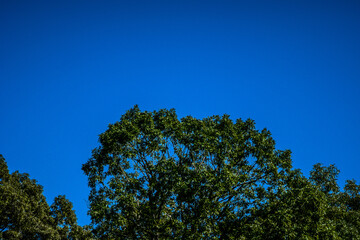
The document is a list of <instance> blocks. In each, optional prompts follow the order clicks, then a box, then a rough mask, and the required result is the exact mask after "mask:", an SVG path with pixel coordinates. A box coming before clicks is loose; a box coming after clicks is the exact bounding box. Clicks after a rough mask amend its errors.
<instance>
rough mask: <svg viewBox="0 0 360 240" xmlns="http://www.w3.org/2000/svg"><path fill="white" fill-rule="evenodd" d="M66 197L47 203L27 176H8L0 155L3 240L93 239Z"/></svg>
mask: <svg viewBox="0 0 360 240" xmlns="http://www.w3.org/2000/svg"><path fill="white" fill-rule="evenodd" d="M90 238H91V234H90V232H89V231H87V230H84V229H83V228H82V227H80V226H78V225H77V223H76V216H75V213H74V211H73V210H72V204H71V203H70V202H69V200H67V199H66V198H65V197H64V196H59V197H57V198H55V202H54V204H53V205H52V206H51V209H50V207H49V205H48V204H47V202H46V199H45V197H44V195H43V188H42V186H40V185H39V184H37V182H36V181H35V180H33V179H30V178H29V175H28V174H26V173H23V174H21V173H19V172H17V171H16V172H13V173H12V174H10V173H9V170H8V168H7V164H6V162H5V159H4V158H3V156H2V155H1V154H0V239H27V240H31V239H34V240H35V239H90Z"/></svg>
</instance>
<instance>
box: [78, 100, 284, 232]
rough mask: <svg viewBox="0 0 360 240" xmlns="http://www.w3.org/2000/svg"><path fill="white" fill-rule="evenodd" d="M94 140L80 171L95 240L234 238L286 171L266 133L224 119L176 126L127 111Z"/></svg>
mask: <svg viewBox="0 0 360 240" xmlns="http://www.w3.org/2000/svg"><path fill="white" fill-rule="evenodd" d="M99 141H100V146H99V147H98V148H96V149H94V150H93V156H92V158H91V159H89V161H88V162H87V163H85V164H84V165H83V168H82V169H83V170H84V172H85V174H86V175H87V176H88V179H89V182H88V183H89V187H90V188H91V193H90V196H89V201H90V211H89V213H90V215H91V219H92V225H93V232H94V233H95V235H96V236H97V237H98V238H100V239H111V238H116V239H170V238H172V239H219V238H220V239H241V238H242V237H243V236H245V234H244V233H243V232H242V229H245V228H244V227H242V226H244V223H246V222H247V221H248V219H250V216H251V215H252V214H253V213H254V212H256V211H258V210H259V209H262V208H264V206H266V205H267V204H269V202H270V201H271V200H272V199H274V198H275V196H277V195H278V194H280V193H281V192H283V191H285V187H286V186H285V184H286V181H285V180H286V179H287V176H288V175H289V174H290V173H291V160H290V151H280V150H276V148H275V141H274V140H273V139H272V137H271V134H270V132H269V131H268V130H266V129H264V130H262V131H258V130H256V129H255V124H254V121H252V120H246V121H242V120H241V119H238V120H236V121H235V122H233V121H232V120H231V119H230V117H229V116H228V115H223V116H222V117H220V116H212V117H208V118H205V119H202V120H199V119H196V118H193V117H191V116H188V117H185V118H182V119H181V120H179V119H178V118H177V116H176V113H175V110H173V109H172V110H165V109H163V110H160V111H154V112H147V111H145V112H142V111H140V109H139V108H138V107H137V106H135V107H134V108H132V109H130V110H129V111H128V112H127V113H126V114H124V115H123V116H122V117H121V119H120V121H119V122H116V123H115V124H110V125H109V128H108V130H107V131H105V132H104V133H102V134H101V135H100V137H99Z"/></svg>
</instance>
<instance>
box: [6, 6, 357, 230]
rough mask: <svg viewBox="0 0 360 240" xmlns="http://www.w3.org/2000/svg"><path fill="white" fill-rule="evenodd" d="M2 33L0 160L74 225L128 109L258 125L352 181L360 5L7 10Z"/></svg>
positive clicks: (82, 219)
mask: <svg viewBox="0 0 360 240" xmlns="http://www.w3.org/2000/svg"><path fill="white" fill-rule="evenodd" d="M0 34H1V37H0V113H1V115H0V153H2V154H3V155H4V157H5V158H6V160H7V162H8V165H9V168H10V170H11V171H15V170H19V171H20V172H27V173H29V174H30V175H31V177H32V178H35V179H36V180H38V182H39V183H40V184H41V185H43V186H44V193H45V196H46V197H47V199H48V201H49V202H50V203H51V202H52V200H53V198H54V197H55V196H56V195H58V194H65V195H66V196H67V197H68V198H69V199H70V200H71V201H72V202H73V203H74V206H75V210H76V213H77V215H78V218H79V223H80V224H87V223H89V218H88V217H87V216H86V211H87V204H86V201H87V196H88V192H89V189H88V188H87V179H86V177H85V175H84V174H83V173H82V171H81V165H82V164H83V163H85V162H86V161H87V159H88V158H90V157H91V150H92V149H93V148H95V147H96V146H98V142H97V138H98V134H100V133H102V132H103V131H105V130H106V128H107V125H108V124H109V123H114V122H115V121H117V120H118V119H119V118H120V116H121V115H122V114H123V113H124V112H125V111H126V110H127V109H129V108H131V107H132V106H133V105H135V104H139V106H140V108H141V109H142V110H150V111H152V110H157V109H160V108H175V109H176V110H177V113H178V115H179V116H180V117H183V116H185V115H192V116H194V117H198V118H203V117H206V116H209V115H215V114H220V115H222V114H224V113H227V114H229V115H231V117H232V118H233V119H236V118H243V119H247V118H252V119H254V120H255V122H256V123H257V128H258V129H262V128H264V127H266V128H268V129H269V130H270V131H271V132H272V134H273V137H274V139H275V140H276V142H277V147H278V148H279V149H291V150H292V152H293V162H294V166H295V167H296V168H301V169H302V170H303V172H304V173H305V174H308V172H309V171H310V170H311V168H312V165H314V164H315V163H318V162H321V163H324V164H330V163H335V164H336V166H337V167H338V168H339V169H340V170H341V175H340V183H341V184H343V183H344V180H345V179H356V180H357V181H360V177H359V175H358V173H359V169H360V155H359V150H360V128H359V123H360V113H359V111H360V108H359V103H360V44H359V43H360V2H359V1H356V0H354V1H346V0H341V1H340V0H339V1H314V0H313V1H304V0H299V1H265V0H264V1H226V0H224V1H210V0H207V1H196V0H191V1H36V0H35V1H14V0H2V1H1V2H0Z"/></svg>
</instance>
